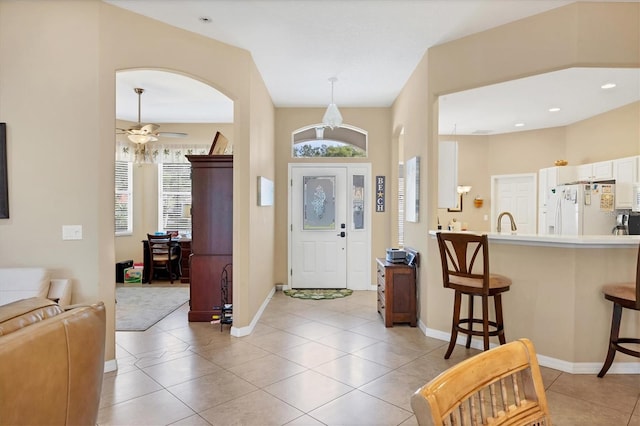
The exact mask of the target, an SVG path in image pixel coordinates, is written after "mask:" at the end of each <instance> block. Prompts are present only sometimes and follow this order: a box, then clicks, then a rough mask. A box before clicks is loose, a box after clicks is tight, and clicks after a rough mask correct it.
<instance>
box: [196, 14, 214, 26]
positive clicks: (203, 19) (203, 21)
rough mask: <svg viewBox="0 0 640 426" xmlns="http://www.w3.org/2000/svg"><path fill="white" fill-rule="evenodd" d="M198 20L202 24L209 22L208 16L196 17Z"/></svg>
mask: <svg viewBox="0 0 640 426" xmlns="http://www.w3.org/2000/svg"><path fill="white" fill-rule="evenodd" d="M198 19H199V20H200V22H202V23H203V24H210V23H211V22H212V21H211V18H209V17H208V16H201V17H199V18H198Z"/></svg>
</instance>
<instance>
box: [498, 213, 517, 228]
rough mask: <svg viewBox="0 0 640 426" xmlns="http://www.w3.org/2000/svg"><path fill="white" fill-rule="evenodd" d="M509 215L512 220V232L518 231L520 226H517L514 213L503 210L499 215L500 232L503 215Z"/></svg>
mask: <svg viewBox="0 0 640 426" xmlns="http://www.w3.org/2000/svg"><path fill="white" fill-rule="evenodd" d="M504 215H507V216H508V217H509V221H510V222H511V232H516V231H517V230H518V228H517V227H516V221H515V219H514V218H513V215H512V214H511V213H509V212H502V213H500V214H499V215H498V229H497V230H498V232H500V231H501V230H502V223H501V222H502V216H504Z"/></svg>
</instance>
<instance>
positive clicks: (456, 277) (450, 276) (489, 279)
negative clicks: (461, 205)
mask: <svg viewBox="0 0 640 426" xmlns="http://www.w3.org/2000/svg"><path fill="white" fill-rule="evenodd" d="M437 237H438V247H439V249H440V260H441V262H442V282H443V284H444V286H445V287H446V288H451V289H453V290H455V296H454V304H453V323H452V326H451V340H450V341H449V348H448V349H447V352H446V354H445V356H444V357H445V359H449V357H450V356H451V353H452V352H453V348H454V347H455V345H456V340H457V338H458V333H463V334H466V335H467V343H466V347H467V348H469V347H470V346H471V337H472V336H482V339H483V343H484V350H485V351H486V350H487V349H489V337H490V336H498V339H499V341H500V344H504V343H505V342H506V340H505V337H504V322H503V316H502V293H504V292H505V291H508V290H509V286H511V279H509V278H507V277H505V276H503V275H498V274H491V273H489V243H488V240H487V235H486V234H485V235H477V234H469V233H456V232H451V233H449V232H438V233H437ZM463 295H467V296H468V298H469V305H468V306H469V307H468V312H467V314H468V315H467V317H466V318H460V307H461V304H462V296H463ZM474 296H479V297H480V298H481V300H482V316H481V317H480V318H475V317H474V314H473V301H474ZM489 297H493V300H494V306H495V321H492V320H490V319H489ZM474 324H480V325H481V326H482V327H481V329H474V327H473V325H474ZM476 328H478V327H476Z"/></svg>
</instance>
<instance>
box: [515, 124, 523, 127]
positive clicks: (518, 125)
mask: <svg viewBox="0 0 640 426" xmlns="http://www.w3.org/2000/svg"><path fill="white" fill-rule="evenodd" d="M514 126H516V127H524V123H516V124H514Z"/></svg>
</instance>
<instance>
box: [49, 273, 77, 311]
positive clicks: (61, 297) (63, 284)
mask: <svg viewBox="0 0 640 426" xmlns="http://www.w3.org/2000/svg"><path fill="white" fill-rule="evenodd" d="M47 299H51V300H53V301H54V302H57V303H58V304H59V305H60V306H67V305H70V304H71V280H70V279H67V278H54V279H52V280H51V284H50V285H49V293H48V294H47Z"/></svg>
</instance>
